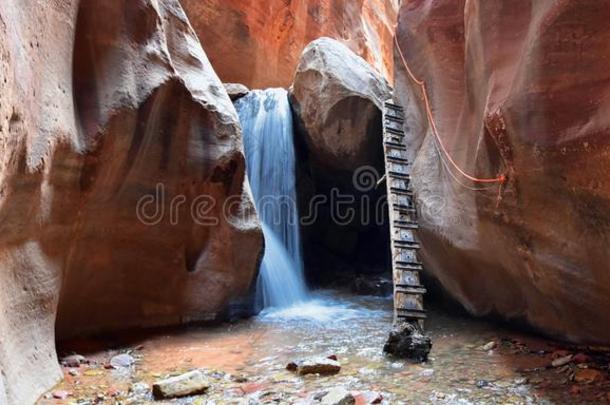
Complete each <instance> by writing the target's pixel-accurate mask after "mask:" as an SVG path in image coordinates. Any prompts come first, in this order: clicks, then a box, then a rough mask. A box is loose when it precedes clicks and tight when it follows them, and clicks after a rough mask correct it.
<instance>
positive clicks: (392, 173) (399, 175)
mask: <svg viewBox="0 0 610 405" xmlns="http://www.w3.org/2000/svg"><path fill="white" fill-rule="evenodd" d="M388 174H389V175H390V176H391V177H396V178H400V179H404V180H411V176H410V175H409V174H408V173H401V172H395V171H393V170H390V171H388Z"/></svg>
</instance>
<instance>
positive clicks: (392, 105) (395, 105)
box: [385, 101, 403, 111]
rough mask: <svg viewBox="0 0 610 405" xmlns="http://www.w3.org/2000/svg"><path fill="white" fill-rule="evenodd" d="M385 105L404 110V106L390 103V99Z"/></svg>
mask: <svg viewBox="0 0 610 405" xmlns="http://www.w3.org/2000/svg"><path fill="white" fill-rule="evenodd" d="M385 106H386V107H389V108H392V109H394V110H399V111H403V108H402V107H401V106H399V105H398V104H394V103H390V102H389V101H386V102H385Z"/></svg>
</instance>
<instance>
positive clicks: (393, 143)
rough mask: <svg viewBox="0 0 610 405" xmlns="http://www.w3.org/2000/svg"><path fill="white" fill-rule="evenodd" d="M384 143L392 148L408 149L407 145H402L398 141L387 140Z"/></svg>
mask: <svg viewBox="0 0 610 405" xmlns="http://www.w3.org/2000/svg"><path fill="white" fill-rule="evenodd" d="M384 143H385V146H389V147H391V148H395V149H400V150H407V147H406V146H405V145H401V144H399V143H396V142H391V141H385V142H384Z"/></svg>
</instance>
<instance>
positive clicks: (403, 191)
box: [390, 187, 413, 196]
mask: <svg viewBox="0 0 610 405" xmlns="http://www.w3.org/2000/svg"><path fill="white" fill-rule="evenodd" d="M390 191H391V192H393V193H396V194H402V195H407V196H413V191H411V190H407V189H404V188H400V187H390Z"/></svg>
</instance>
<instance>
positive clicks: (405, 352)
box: [383, 322, 432, 363]
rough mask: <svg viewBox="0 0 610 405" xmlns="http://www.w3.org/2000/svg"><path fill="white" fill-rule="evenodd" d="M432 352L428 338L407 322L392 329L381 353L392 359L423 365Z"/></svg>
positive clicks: (400, 323)
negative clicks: (407, 360)
mask: <svg viewBox="0 0 610 405" xmlns="http://www.w3.org/2000/svg"><path fill="white" fill-rule="evenodd" d="M430 350H432V342H431V340H430V338H429V337H428V336H426V335H424V334H423V333H422V332H421V330H420V328H419V327H417V326H415V325H412V324H410V323H407V322H399V323H397V324H396V325H394V327H393V328H392V331H391V332H390V336H389V337H388V340H387V342H386V343H385V345H384V346H383V351H384V352H385V353H387V354H390V355H392V356H394V357H397V358H401V359H409V360H413V361H415V362H419V363H423V362H425V361H427V360H428V354H429V353H430Z"/></svg>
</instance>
